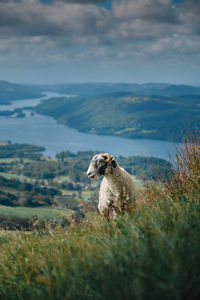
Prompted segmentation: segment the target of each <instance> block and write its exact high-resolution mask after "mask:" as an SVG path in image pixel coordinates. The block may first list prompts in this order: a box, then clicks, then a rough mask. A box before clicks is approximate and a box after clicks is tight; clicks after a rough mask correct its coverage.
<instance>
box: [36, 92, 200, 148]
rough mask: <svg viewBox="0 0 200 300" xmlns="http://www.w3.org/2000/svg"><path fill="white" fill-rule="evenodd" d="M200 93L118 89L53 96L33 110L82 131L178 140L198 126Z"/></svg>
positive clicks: (195, 129) (199, 126)
mask: <svg viewBox="0 0 200 300" xmlns="http://www.w3.org/2000/svg"><path fill="white" fill-rule="evenodd" d="M199 103H200V95H182V96H159V95H148V96H144V95H140V96H138V95H136V94H135V93H134V94H133V93H128V92H118V93H114V94H109V95H104V96H95V97H89V98H88V97H76V98H75V97H72V98H64V97H63V98H53V99H50V100H48V101H45V102H43V103H42V104H40V105H38V106H37V107H36V108H35V110H36V112H37V113H40V114H45V115H49V116H52V117H54V118H55V119H56V120H58V122H61V123H63V124H66V125H68V126H70V127H73V128H76V129H78V130H79V131H83V132H86V133H95V134H104V135H118V136H122V137H127V138H152V139H162V140H169V141H174V142H175V141H176V142H178V141H181V139H182V134H185V133H186V132H187V131H188V130H190V131H192V132H196V131H197V130H199V129H200V122H199V120H200V105H199Z"/></svg>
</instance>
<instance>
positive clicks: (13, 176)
mask: <svg viewBox="0 0 200 300" xmlns="http://www.w3.org/2000/svg"><path fill="white" fill-rule="evenodd" d="M0 176H3V177H5V178H7V179H17V180H19V181H21V182H29V183H32V182H33V181H34V180H33V179H31V178H30V177H27V176H24V175H17V174H10V173H5V172H4V173H2V172H0Z"/></svg>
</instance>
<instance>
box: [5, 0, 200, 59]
mask: <svg viewBox="0 0 200 300" xmlns="http://www.w3.org/2000/svg"><path fill="white" fill-rule="evenodd" d="M97 2H101V1H98V0H97V1H89V0H88V1H84V0H82V1H81V0H77V1H73V0H71V1H64V0H63V1H54V2H53V4H52V5H44V4H43V3H41V2H40V1H39V0H2V1H0V39H1V40H0V55H1V57H3V56H9V55H10V57H15V59H16V57H17V59H20V57H22V59H24V58H25V57H26V56H27V58H28V57H31V58H32V59H33V60H43V59H45V60H49V61H52V60H53V61H59V60H60V61H66V60H67V61H68V60H70V59H71V60H73V59H86V58H87V59H88V58H89V57H90V56H91V57H97V58H100V57H102V58H106V57H107V58H108V59H112V58H113V59H115V58H119V59H125V58H127V57H129V58H131V57H142V56H153V55H154V56H155V55H179V54H181V55H183V54H185V55H191V54H195V55H197V54H198V53H197V52H198V51H199V33H200V18H199V16H200V2H195V1H193V0H190V1H189V0H186V1H185V2H184V3H181V4H176V5H172V1H171V0H113V5H112V9H111V11H108V10H106V9H105V8H103V7H101V6H98V5H94V3H95V4H96V3H97ZM83 4H84V5H83ZM144 46H145V47H144ZM75 47H76V49H77V50H76V51H74V48H75ZM82 47H84V50H82Z"/></svg>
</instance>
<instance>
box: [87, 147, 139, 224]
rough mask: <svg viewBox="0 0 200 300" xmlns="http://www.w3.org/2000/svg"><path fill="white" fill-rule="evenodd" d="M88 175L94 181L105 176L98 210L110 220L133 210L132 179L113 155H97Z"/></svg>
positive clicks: (133, 192)
mask: <svg viewBox="0 0 200 300" xmlns="http://www.w3.org/2000/svg"><path fill="white" fill-rule="evenodd" d="M87 175H88V177H89V178H90V179H93V180H96V179H98V178H99V177H100V176H102V175H103V176H104V178H103V180H102V182H101V186H100V191H99V204H98V209H99V211H100V213H101V214H102V215H104V216H105V217H106V218H107V219H108V220H109V219H110V218H112V219H114V218H116V217H117V216H119V215H120V214H122V213H124V212H128V211H130V210H131V208H132V207H133V205H134V203H135V191H134V185H133V180H132V177H131V175H130V174H128V173H127V172H126V171H125V170H124V169H123V168H121V167H120V166H119V165H118V164H117V162H116V160H115V158H114V157H113V156H112V155H110V154H108V153H101V154H97V155H95V156H94V157H93V159H92V161H91V163H90V165H89V168H88V170H87Z"/></svg>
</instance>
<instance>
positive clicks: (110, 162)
mask: <svg viewBox="0 0 200 300" xmlns="http://www.w3.org/2000/svg"><path fill="white" fill-rule="evenodd" d="M116 166H117V163H116V161H115V158H114V157H113V156H111V155H110V154H108V153H101V154H97V155H95V156H94V157H93V159H92V161H91V163H90V165H89V168H88V170H87V175H88V177H89V178H91V179H94V180H95V179H98V178H99V177H100V176H102V175H106V174H109V173H111V172H112V170H113V168H116Z"/></svg>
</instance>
